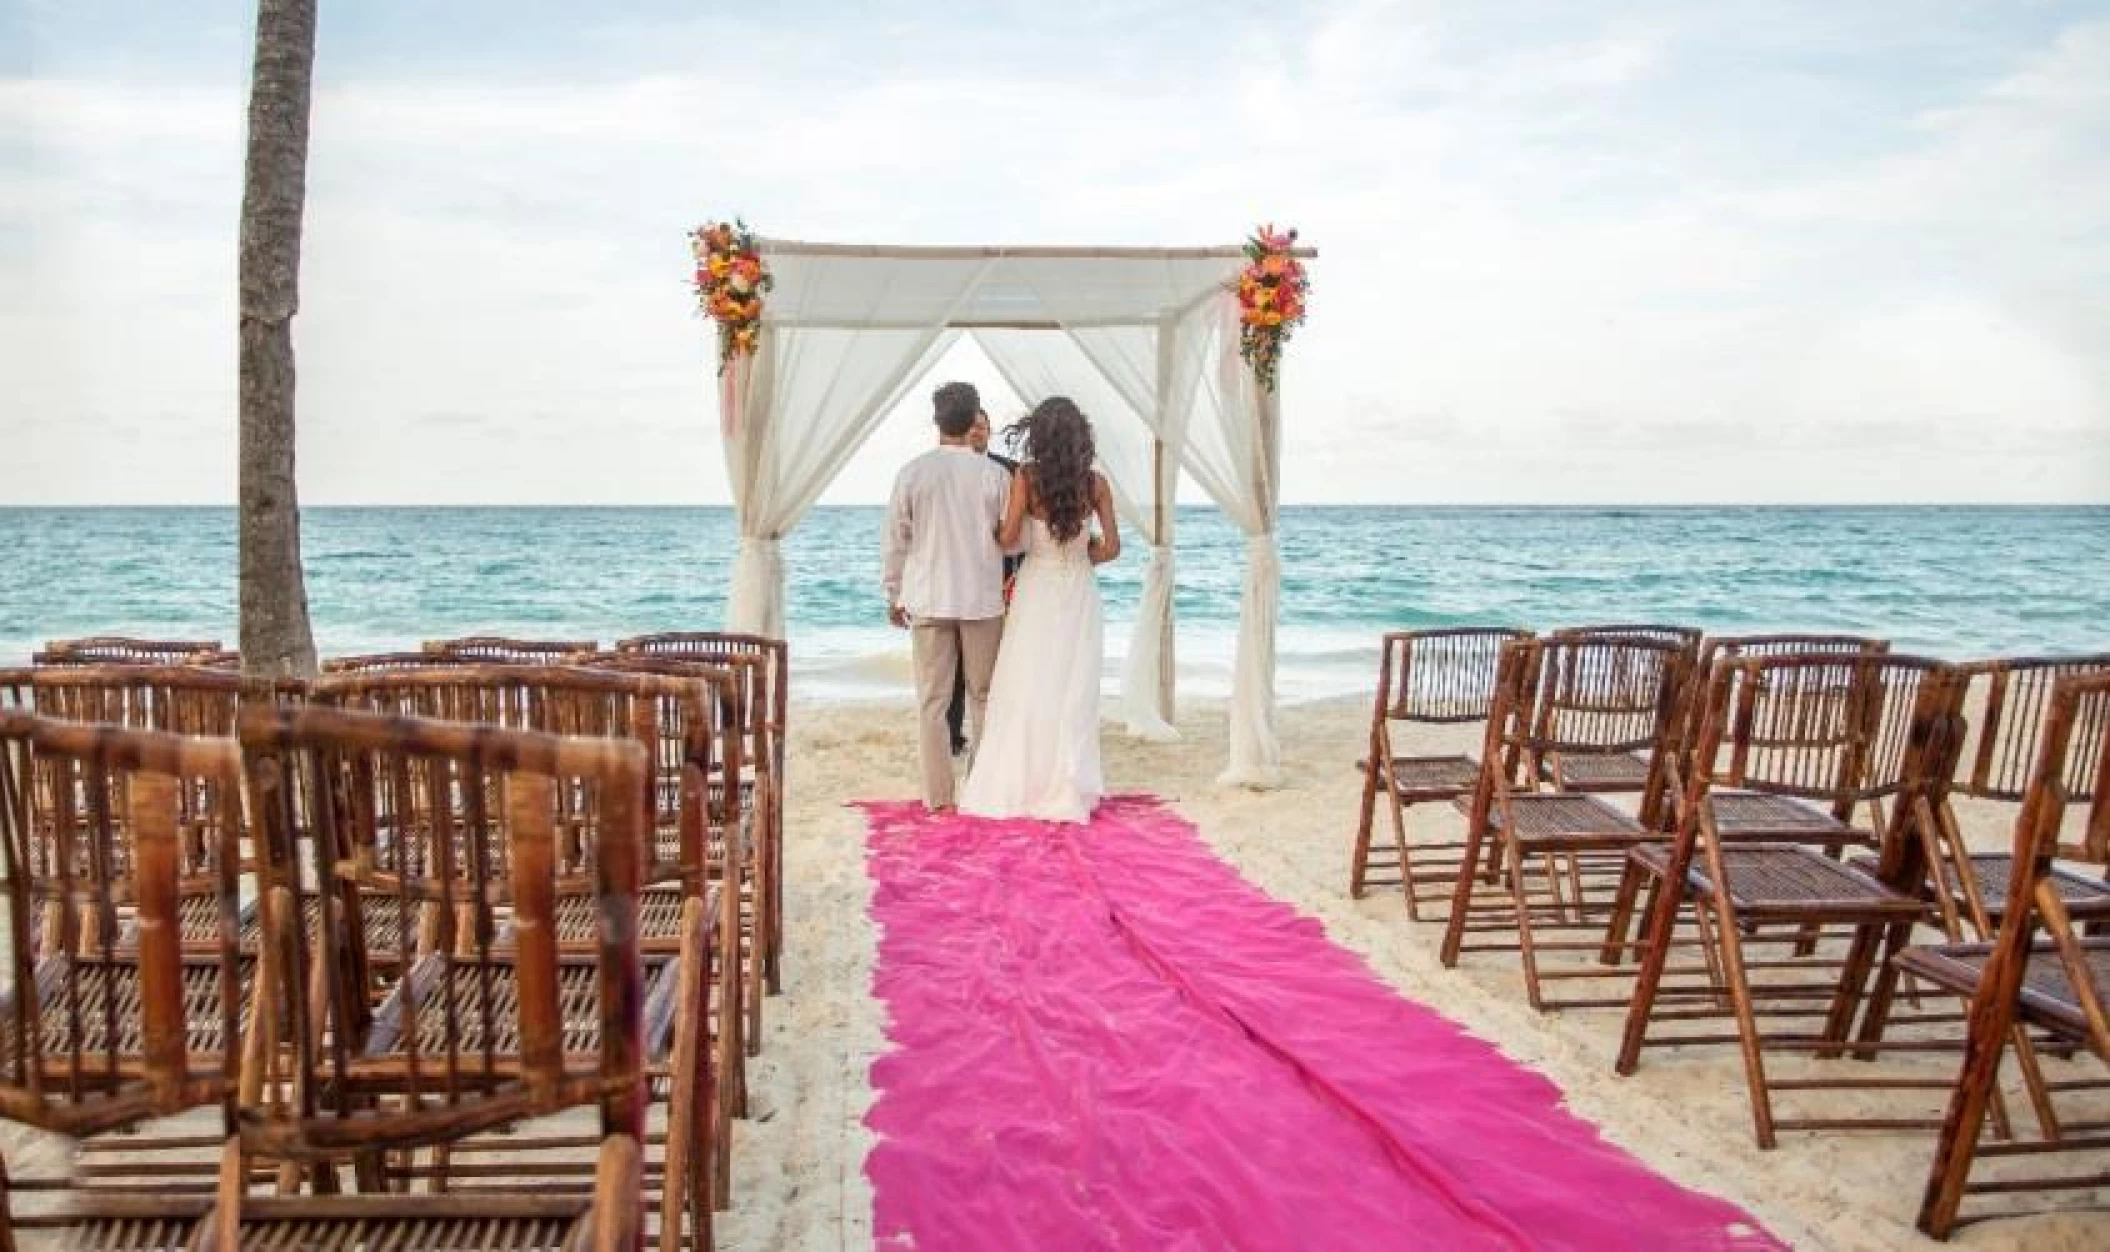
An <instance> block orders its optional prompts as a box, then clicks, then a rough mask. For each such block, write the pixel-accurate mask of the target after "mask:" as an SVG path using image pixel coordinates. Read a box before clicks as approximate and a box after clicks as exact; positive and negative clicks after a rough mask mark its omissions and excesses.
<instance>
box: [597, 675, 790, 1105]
mask: <svg viewBox="0 0 2110 1252" xmlns="http://www.w3.org/2000/svg"><path fill="white" fill-rule="evenodd" d="M579 660H580V662H581V663H582V664H584V665H586V666H588V667H591V668H594V669H605V670H611V671H614V672H627V673H633V674H657V675H660V676H663V677H672V678H701V679H704V680H706V681H708V682H709V683H710V684H711V686H712V689H713V692H714V695H713V698H712V699H711V700H710V701H709V702H707V707H706V711H707V713H709V714H711V715H713V718H712V725H711V728H710V733H711V736H712V740H713V742H714V743H715V744H716V745H717V749H716V750H715V751H714V752H713V753H712V754H711V758H710V760H711V769H710V771H709V773H708V774H707V775H706V776H705V788H704V799H705V805H704V808H703V812H704V815H705V817H704V820H705V834H706V836H707V838H706V843H705V853H704V863H703V872H704V874H705V876H706V877H707V878H709V879H710V880H712V881H722V882H724V883H726V884H728V886H729V888H730V890H731V892H732V898H733V899H735V900H736V901H737V908H736V909H735V910H734V915H733V919H732V920H733V925H734V930H733V933H732V934H731V935H730V936H729V941H730V942H729V946H728V948H727V951H729V952H738V953H739V954H740V968H739V973H738V977H739V979H740V982H741V985H742V992H741V1001H742V1003H743V1004H744V1005H745V1012H746V1025H745V1028H744V1030H743V1032H742V1033H743V1035H744V1037H745V1039H746V1051H747V1054H748V1055H749V1056H755V1055H758V1054H759V1053H760V1052H761V1047H762V998H763V995H764V993H765V992H766V991H767V990H768V987H767V973H768V970H767V954H768V953H769V951H770V950H771V949H772V947H773V946H774V945H775V943H776V940H777V936H776V933H775V930H774V927H775V926H776V925H777V922H778V914H777V913H776V911H774V910H771V909H767V908H765V907H762V906H763V904H765V903H766V902H767V901H769V900H771V899H773V898H777V897H778V896H779V891H780V888H779V884H778V883H777V882H776V880H775V872H776V870H777V869H778V868H779V867H780V866H781V865H782V857H781V854H779V853H777V852H775V850H774V849H772V848H770V847H769V846H768V841H769V838H770V835H771V832H772V831H773V830H774V829H775V827H776V820H775V816H776V815H775V797H776V796H777V794H778V789H777V788H776V786H775V784H774V767H773V763H772V759H771V757H772V755H773V754H772V753H771V752H770V747H769V741H768V740H767V738H766V737H758V736H754V735H751V734H749V733H748V728H750V727H753V726H755V725H756V724H758V723H760V722H765V721H767V720H768V717H769V712H768V707H767V704H766V703H765V701H766V698H767V693H768V690H769V662H768V660H767V659H766V658H764V657H760V656H754V655H745V654H737V653H736V654H733V655H731V656H728V657H727V658H726V659H725V661H724V662H723V663H712V662H706V661H699V660H694V659H687V658H683V657H678V656H671V655H666V654H661V653H637V652H604V653H597V654H595V655H593V656H590V657H582V658H579ZM757 755H759V756H760V758H761V759H760V760H758V761H753V763H752V767H750V761H751V759H752V757H754V756H757ZM727 777H733V778H741V779H745V780H746V785H745V786H743V787H740V788H736V789H734V790H733V791H730V792H729V791H728V790H727V789H726V787H725V784H724V779H725V778H727ZM675 799H676V797H674V796H673V795H672V794H671V793H669V792H668V791H666V790H665V789H664V788H663V789H662V793H661V796H660V804H661V812H662V815H663V817H662V822H661V829H662V830H665V829H667V822H666V820H665V815H666V814H667V813H668V809H669V806H670V805H671V804H672V803H673V802H674V800H675ZM737 1099H738V1102H739V1106H740V1110H741V1114H742V1115H743V1116H744V1115H745V1112H746V1095H745V1092H744V1091H743V1092H741V1093H740V1094H739V1095H738V1097H737Z"/></svg>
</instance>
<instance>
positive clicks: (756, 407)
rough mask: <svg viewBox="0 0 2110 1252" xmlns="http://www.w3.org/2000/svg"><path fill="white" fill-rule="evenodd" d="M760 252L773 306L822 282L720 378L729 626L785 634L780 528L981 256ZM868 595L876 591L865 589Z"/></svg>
mask: <svg viewBox="0 0 2110 1252" xmlns="http://www.w3.org/2000/svg"><path fill="white" fill-rule="evenodd" d="M762 252H763V256H764V259H765V260H766V261H769V262H770V263H771V266H772V269H773V270H774V272H775V274H776V280H777V291H776V294H775V295H773V296H772V298H771V301H770V304H771V305H782V306H783V307H785V308H787V309H792V310H796V309H799V308H801V307H802V306H807V305H811V304H813V303H815V302H814V301H812V300H810V299H805V298H803V297H805V296H807V295H808V294H809V293H810V292H812V291H816V290H825V291H826V293H827V295H828V300H827V301H826V304H825V306H824V307H822V308H821V310H820V312H819V313H818V314H817V315H813V314H807V315H793V316H790V317H787V318H785V319H782V320H779V321H772V320H771V316H770V313H769V312H768V311H767V309H768V306H765V312H764V314H763V323H762V335H761V339H760V346H759V349H758V351H757V352H756V354H755V355H754V357H753V358H751V359H749V360H745V361H742V360H738V359H736V360H735V361H734V362H733V364H732V366H731V367H730V368H729V369H728V371H727V374H728V377H727V378H726V379H724V380H722V381H723V382H724V383H725V384H726V385H725V386H723V387H722V388H721V400H720V405H721V412H720V420H721V423H722V425H723V426H724V428H725V429H724V446H725V460H726V477H727V479H728V480H729V481H730V483H731V485H732V493H733V509H734V514H735V517H736V520H737V521H738V523H739V527H740V551H739V554H738V555H737V556H736V557H735V559H734V561H733V578H732V581H733V586H732V591H731V594H730V596H729V598H728V600H727V603H726V629H728V630H731V631H738V632H741V633H746V634H759V635H767V636H769V637H770V638H773V639H781V638H783V637H784V562H783V555H782V551H781V543H782V540H783V537H784V535H785V534H786V533H787V532H788V531H789V530H790V529H791V527H792V526H793V525H794V524H796V523H797V521H798V520H799V518H800V517H802V516H804V514H805V512H806V510H807V509H809V508H811V507H812V505H813V502H814V501H815V500H817V499H819V498H820V494H821V492H822V491H824V490H826V489H827V486H828V484H829V483H830V482H831V481H833V480H834V478H835V476H836V475H837V474H839V473H840V472H842V467H843V466H844V465H845V464H846V463H847V462H848V461H849V459H850V458H851V457H852V456H853V455H855V454H856V451H857V449H858V447H859V446H861V445H862V444H863V443H864V441H865V440H866V438H867V437H869V436H870V435H871V433H872V430H873V428H874V427H876V426H877V425H878V424H879V422H880V421H881V420H882V419H883V418H884V417H885V416H886V413H887V411H888V410H890V409H892V408H893V407H894V405H896V404H897V403H899V402H900V400H901V398H902V396H903V394H905V393H906V391H907V389H908V388H909V386H910V385H911V384H913V383H914V382H915V381H916V380H917V379H918V378H920V377H922V375H923V374H924V373H925V372H926V371H928V370H929V369H930V368H931V367H932V366H933V365H935V364H936V363H937V360H938V358H939V357H940V356H942V355H944V353H945V350H946V349H947V348H948V347H950V346H951V344H952V342H953V341H954V340H955V339H956V338H958V332H957V331H952V330H948V329H947V328H946V323H947V322H948V321H949V320H951V318H952V315H953V312H954V310H955V309H956V308H957V307H958V305H959V302H960V301H961V300H962V299H963V298H964V297H965V296H966V295H967V294H968V293H969V292H970V291H972V290H973V288H974V285H975V282H976V281H977V279H978V278H979V276H980V274H981V272H982V271H983V270H984V269H985V268H986V266H987V262H984V261H973V262H965V261H962V262H949V263H948V262H935V263H930V264H925V265H918V266H914V267H890V268H887V269H885V270H880V271H874V270H873V269H872V268H871V267H869V266H859V265H856V264H854V263H853V262H854V260H855V258H834V257H799V258H797V263H796V264H792V263H788V262H778V261H776V260H775V259H774V258H771V257H770V255H769V253H770V249H769V247H768V245H767V244H765V245H764V246H763V249H762ZM874 594H875V596H876V595H877V589H876V588H875V589H874Z"/></svg>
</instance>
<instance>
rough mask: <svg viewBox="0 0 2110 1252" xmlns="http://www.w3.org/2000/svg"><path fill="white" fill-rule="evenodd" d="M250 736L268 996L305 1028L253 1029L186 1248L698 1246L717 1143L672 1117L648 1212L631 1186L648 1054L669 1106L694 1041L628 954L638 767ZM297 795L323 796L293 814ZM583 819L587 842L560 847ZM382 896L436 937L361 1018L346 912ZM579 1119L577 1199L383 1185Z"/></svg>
mask: <svg viewBox="0 0 2110 1252" xmlns="http://www.w3.org/2000/svg"><path fill="white" fill-rule="evenodd" d="M241 733H242V743H243V748H244V755H245V759H246V762H247V766H248V770H249V781H250V791H251V795H252V797H253V801H254V803H255V807H256V812H257V818H258V821H257V831H258V835H259V840H260V843H261V845H262V850H263V855H262V856H261V857H260V858H259V871H258V874H259V879H260V890H261V893H262V895H263V897H264V898H265V900H266V901H267V908H266V927H267V934H268V936H269V942H268V943H267V945H266V951H267V952H268V953H269V954H270V955H269V958H268V959H267V960H266V961H265V962H264V970H265V971H266V973H265V977H264V978H263V979H262V983H263V986H264V988H265V992H264V998H265V999H266V1000H267V1001H271V1000H275V1001H277V1002H279V1003H283V1004H298V1005H305V1006H307V1009H306V1011H302V1012H295V1013H292V1014H289V1016H288V1028H287V1029H286V1030H285V1031H284V1032H283V1033H282V1034H279V1035H277V1036H275V1037H274V1036H273V1035H272V1034H270V1033H267V1032H259V1034H258V1038H259V1039H260V1042H259V1043H257V1044H256V1045H255V1046H254V1047H253V1048H252V1057H251V1061H250V1063H249V1064H248V1065H247V1066H246V1067H245V1068H244V1070H243V1082H242V1084H241V1090H240V1091H239V1092H238V1093H237V1096H236V1097H235V1098H230V1099H229V1100H228V1102H227V1116H228V1119H229V1123H230V1125H231V1126H232V1128H233V1132H232V1134H231V1135H230V1137H229V1138H228V1139H227V1141H226V1145H225V1161H226V1168H225V1169H224V1170H223V1172H222V1175H221V1185H220V1187H219V1189H218V1192H217V1195H216V1197H215V1204H214V1207H213V1210H212V1212H211V1213H209V1214H208V1215H207V1216H206V1217H205V1218H204V1220H203V1221H202V1223H201V1228H200V1230H199V1232H198V1237H197V1239H196V1241H195V1242H194V1243H193V1245H192V1246H193V1247H202V1248H234V1247H238V1246H244V1243H245V1241H246V1244H247V1246H252V1247H288V1248H290V1247H308V1248H341V1249H347V1250H348V1249H353V1248H367V1247H480V1248H534V1249H572V1248H587V1247H592V1248H611V1249H613V1248H636V1247H640V1246H642V1243H643V1240H644V1238H645V1236H646V1234H647V1233H648V1229H649V1226H650V1224H651V1223H652V1222H653V1221H654V1220H655V1219H656V1221H657V1222H658V1224H659V1232H658V1233H659V1240H658V1244H659V1246H660V1247H662V1248H675V1247H678V1246H680V1245H681V1242H682V1239H683V1238H684V1235H685V1234H686V1235H687V1236H688V1237H690V1238H693V1239H694V1240H695V1241H696V1242H697V1244H699V1245H700V1246H708V1241H709V1221H710V1212H709V1210H710V1204H709V1199H708V1184H707V1178H708V1170H709V1165H708V1160H707V1158H708V1155H709V1154H710V1153H711V1152H712V1151H714V1150H715V1148H716V1145H715V1144H713V1143H711V1142H710V1141H709V1140H708V1139H707V1138H706V1137H703V1136H702V1129H703V1123H702V1122H701V1121H700V1120H699V1119H696V1118H694V1117H691V1116H684V1115H677V1116H674V1117H672V1118H670V1121H669V1126H668V1144H667V1156H666V1162H665V1165H664V1169H663V1173H662V1175H661V1187H660V1192H661V1194H660V1196H659V1198H658V1203H656V1204H654V1203H652V1202H651V1198H650V1195H649V1192H648V1190H647V1181H648V1166H647V1162H646V1160H645V1142H646V1135H645V1106H646V1102H647V1094H648V1077H647V1061H646V1058H647V1056H648V1055H650V1054H651V1052H652V1050H653V1049H654V1048H655V1047H656V1046H666V1044H665V1040H666V1037H667V1036H668V1035H669V1034H670V1033H671V1034H672V1036H673V1037H674V1042H673V1044H672V1045H671V1046H672V1057H673V1065H674V1074H675V1087H676V1093H677V1100H681V1101H685V1103H684V1105H683V1107H684V1110H685V1111H686V1110H687V1109H689V1108H692V1107H693V1104H694V1099H695V1093H696V1091H697V1090H699V1089H700V1083H701V1078H700V1073H699V1071H700V1069H701V1067H702V1066H703V1065H704V1064H705V1063H706V1061H707V1058H706V1056H705V1053H704V1051H703V1049H702V1048H701V1047H700V1046H699V1045H698V1036H699V1034H700V1028H699V1027H700V1024H699V1023H697V1022H695V1021H693V1020H689V1019H683V1020H677V1019H678V1018H679V1009H680V1008H681V1007H682V1006H683V1000H682V997H681V996H680V995H679V994H678V989H677V988H675V987H673V986H670V985H669V983H670V980H675V981H678V977H677V976H676V974H675V971H674V970H673V969H672V968H671V967H662V968H661V969H660V970H659V971H657V972H656V974H654V973H651V972H648V970H647V968H646V966H645V964H644V962H643V960H642V958H641V955H640V952H639V949H638V929H639V927H638V892H639V889H640V886H641V885H642V882H643V880H644V877H645V868H646V861H647V846H648V844H649V842H650V839H651V831H650V828H649V825H648V820H647V817H646V808H645V802H646V798H647V795H648V788H649V785H650V756H649V753H648V752H647V751H646V750H645V749H644V748H643V747H641V746H640V745H638V744H636V743H634V742H629V741H626V740H623V739H619V738H612V737H595V738H585V737H571V736H555V735H548V734H542V733H537V732H532V731H516V730H504V729H499V728H497V727H492V726H484V725H461V724H455V723H444V722H435V721H430V720H425V719H417V718H407V717H382V716H370V715H362V714H358V713H347V712H343V711H340V710H337V709H331V708H307V709H285V708H267V707H259V708H255V709H252V710H249V711H247V712H245V714H244V717H243V720H242V727H241ZM298 795H311V796H316V797H322V799H320V800H319V801H318V802H316V803H315V804H314V805H313V806H312V811H311V812H309V813H307V814H303V813H301V812H300V811H299V806H297V805H296V804H295V803H294V800H293V797H295V796H298ZM383 822H386V823H388V824H389V825H390V826H391V827H392V828H391V829H389V830H386V831H382V830H379V829H377V828H376V827H377V826H378V825H380V824H381V823H383ZM582 823H583V824H584V825H585V826H586V827H587V828H589V829H590V832H591V837H590V839H589V840H588V841H587V842H586V843H585V844H584V845H576V846H575V845H574V842H573V835H574V834H575V833H577V831H578V829H579V828H580V826H581V824H582ZM578 846H583V847H584V848H585V850H586V855H585V856H584V857H583V859H582V858H581V857H580V856H579V855H578V851H577V847H578ZM377 851H378V852H380V853H382V854H383V855H384V856H387V855H388V854H393V858H392V859H388V860H379V859H374V858H373V857H372V856H371V855H370V854H372V853H375V852H377ZM380 882H385V884H386V886H387V888H388V890H390V891H392V892H393V893H395V895H396V897H397V898H398V899H404V898H408V899H412V900H415V901H416V902H417V905H418V907H419V908H420V910H421V911H422V912H424V913H426V914H428V915H429V917H430V921H431V926H432V929H433V930H434V931H435V932H436V934H437V942H436V943H435V944H434V946H433V948H432V950H431V952H430V953H429V954H428V955H427V956H425V957H423V958H421V959H420V961H419V963H418V965H417V967H416V968H415V969H414V970H413V971H412V972H411V973H410V974H409V975H408V976H406V977H405V978H404V979H403V981H402V982H401V983H400V984H399V985H398V987H397V989H396V991H395V992H394V993H393V994H392V995H391V996H390V998H389V999H388V1000H386V1001H384V1002H383V1003H382V1004H381V1005H379V1006H378V1007H377V1006H375V1005H374V1004H373V1003H372V1001H371V1000H370V999H369V998H368V996H367V995H366V987H367V985H368V977H367V975H366V973H365V971H363V970H362V969H361V968H360V966H361V963H362V959H363V954H362V948H363V944H362V941H361V936H362V935H363V934H364V933H365V927H364V925H363V924H362V922H361V921H360V920H359V914H360V913H361V912H362V911H364V910H366V909H368V908H371V907H374V906H375V902H376V899H377V893H376V892H375V891H374V890H373V888H374V887H375V886H376V885H377V883H380ZM304 884H317V885H318V886H319V890H318V891H317V894H318V895H319V897H320V899H321V901H322V908H323V925H322V927H321V930H320V932H319V934H317V933H311V932H310V930H309V929H308V928H307V927H306V926H303V925H294V924H291V922H290V918H291V917H292V916H293V914H294V913H295V911H296V906H295V899H296V895H297V893H298V892H299V891H300V890H301V889H302V887H303V885H304ZM581 889H584V890H586V891H588V892H590V894H591V895H592V896H593V897H594V899H595V901H596V909H595V912H596V914H597V916H598V918H599V924H598V926H597V927H596V933H595V936H594V943H593V944H592V945H591V947H590V948H587V949H584V950H579V949H567V948H566V946H565V945H564V944H563V943H562V942H561V937H560V928H559V924H558V919H557V916H556V909H557V901H558V900H559V899H560V898H561V897H562V896H564V895H565V894H566V893H567V892H570V891H576V890H581ZM686 911H687V913H688V914H689V917H690V921H691V923H692V926H691V936H692V941H694V942H704V941H707V931H706V929H705V927H704V926H703V925H702V923H701V917H700V906H699V908H691V909H688V910H686ZM267 1078H268V1079H269V1080H270V1081H266V1079H267ZM684 1093H686V1094H684ZM579 1108H585V1109H592V1110H595V1111H596V1113H597V1114H598V1126H597V1129H596V1132H595V1133H592V1134H590V1135H588V1136H586V1138H585V1144H586V1145H587V1146H588V1148H589V1149H590V1150H591V1152H592V1154H593V1155H592V1160H591V1161H590V1162H579V1163H578V1164H579V1167H580V1170H582V1171H584V1172H587V1173H590V1175H591V1177H592V1183H591V1185H590V1189H586V1188H582V1187H581V1186H580V1185H579V1184H578V1181H577V1174H576V1173H574V1172H571V1171H557V1172H553V1171H552V1170H551V1167H549V1166H546V1165H545V1166H538V1167H530V1166H528V1165H525V1164H511V1165H507V1166H505V1167H503V1168H504V1169H506V1171H507V1172H508V1173H509V1175H510V1176H511V1177H512V1179H513V1180H514V1181H515V1183H516V1184H517V1187H516V1189H514V1190H511V1191H506V1192H500V1191H496V1190H491V1191H477V1190H463V1191H455V1192H448V1191H443V1190H440V1189H430V1190H422V1191H410V1190H388V1189H383V1188H381V1187H378V1186H377V1185H376V1183H377V1182H378V1181H380V1180H381V1179H383V1178H385V1177H386V1174H385V1170H384V1167H383V1164H382V1163H383V1162H384V1161H385V1160H386V1159H387V1158H388V1157H389V1156H391V1155H392V1154H393V1155H400V1154H403V1153H414V1152H416V1151H419V1150H424V1149H431V1150H433V1151H434V1152H436V1153H444V1151H445V1150H446V1149H447V1148H448V1147H449V1145H452V1144H455V1143H459V1142H461V1141H463V1140H465V1139H467V1138H469V1137H470V1136H473V1135H476V1134H479V1133H487V1132H494V1131H497V1130H500V1129H502V1128H507V1127H513V1126H517V1125H520V1124H522V1123H526V1122H529V1121H531V1120H535V1119H542V1118H547V1117H554V1116H556V1115H559V1114H563V1113H565V1112H567V1111H568V1110H572V1109H579ZM268 1163H282V1164H283V1165H285V1166H288V1167H291V1172H292V1173H293V1174H294V1175H295V1176H297V1177H299V1178H301V1179H304V1180H305V1182H306V1184H307V1187H308V1193H307V1194H301V1195H284V1194H275V1195H274V1194H257V1193H255V1189H254V1188H253V1187H252V1186H251V1185H250V1184H249V1179H250V1177H251V1174H252V1172H253V1169H254V1167H255V1166H256V1165H258V1164H268ZM347 1172H348V1173H349V1176H350V1180H351V1181H352V1182H353V1183H354V1184H355V1185H356V1186H357V1187H358V1192H357V1193H356V1194H345V1193H344V1192H343V1188H344V1184H345V1181H346V1174H347ZM545 1175H548V1176H545ZM284 1176H285V1174H283V1173H282V1175H281V1177H282V1179H283V1177H284Z"/></svg>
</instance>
